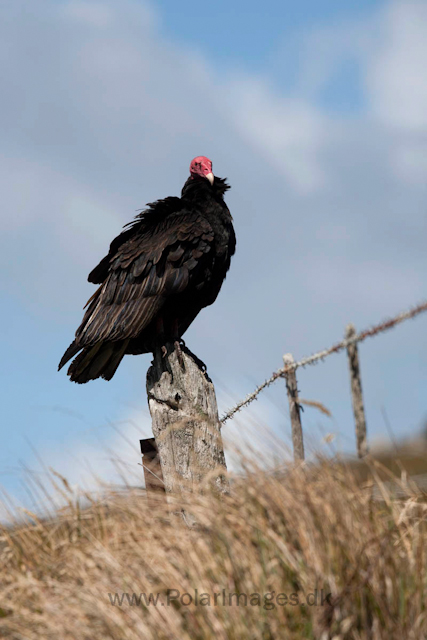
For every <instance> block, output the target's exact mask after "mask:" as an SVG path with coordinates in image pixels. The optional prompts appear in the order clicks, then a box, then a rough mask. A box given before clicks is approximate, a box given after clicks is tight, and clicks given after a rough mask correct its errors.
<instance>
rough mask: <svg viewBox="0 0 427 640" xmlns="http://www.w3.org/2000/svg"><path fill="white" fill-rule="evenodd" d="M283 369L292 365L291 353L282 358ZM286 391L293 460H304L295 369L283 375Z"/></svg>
mask: <svg viewBox="0 0 427 640" xmlns="http://www.w3.org/2000/svg"><path fill="white" fill-rule="evenodd" d="M283 362H284V364H285V367H286V366H287V365H290V364H293V363H294V358H293V356H292V354H291V353H285V355H284V356H283ZM285 379H286V389H287V392H288V401H289V413H290V415H291V428H292V445H293V448H294V460H295V461H297V460H304V439H303V435H302V425H301V409H300V405H299V402H298V385H297V377H296V374H295V369H292V370H291V371H289V372H288V373H287V374H285Z"/></svg>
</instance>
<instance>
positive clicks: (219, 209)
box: [59, 159, 236, 383]
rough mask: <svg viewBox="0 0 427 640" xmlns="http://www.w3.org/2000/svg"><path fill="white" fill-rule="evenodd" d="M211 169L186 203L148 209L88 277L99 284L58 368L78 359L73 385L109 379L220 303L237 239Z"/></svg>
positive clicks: (184, 196)
mask: <svg viewBox="0 0 427 640" xmlns="http://www.w3.org/2000/svg"><path fill="white" fill-rule="evenodd" d="M195 160H197V159H195ZM204 160H207V159H204ZM194 162H195V161H193V163H194ZM207 162H209V163H210V161H207ZM210 167H211V163H210ZM207 171H208V170H207V169H205V171H204V174H205V175H203V173H202V172H200V175H198V174H195V173H192V175H191V176H190V177H189V178H188V180H187V181H186V183H185V185H184V187H183V189H182V193H181V198H177V197H169V198H165V199H164V200H158V201H157V202H154V203H151V204H149V205H147V209H146V210H145V211H144V212H142V213H141V214H139V215H138V216H136V218H135V219H134V220H133V221H132V222H131V223H129V224H128V225H126V226H125V227H124V231H123V232H122V233H121V234H120V235H119V236H117V238H115V239H114V240H113V242H112V243H111V245H110V250H109V252H108V255H107V256H105V258H103V259H102V260H101V262H100V263H99V264H98V266H97V267H95V269H93V271H91V273H90V274H89V276H88V280H89V282H92V283H94V284H98V285H100V286H99V287H98V289H97V291H96V292H95V293H94V294H93V296H92V297H91V298H90V300H89V301H88V303H87V305H86V307H87V309H86V312H85V315H84V317H83V321H82V323H81V325H80V326H79V328H78V329H77V331H76V337H75V340H74V341H73V342H72V344H71V345H70V346H69V347H68V349H67V350H66V352H65V354H64V356H63V357H62V359H61V362H60V363H59V368H61V367H63V365H64V364H65V363H66V362H68V360H70V359H71V358H72V357H73V356H76V355H77V354H78V355H77V357H75V358H74V360H73V362H72V363H71V365H70V367H69V369H68V375H69V376H70V378H71V380H73V381H74V382H79V383H84V382H88V381H89V380H93V379H95V378H98V377H102V378H104V379H106V380H110V379H111V378H112V377H113V375H114V373H115V371H116V369H117V367H118V366H119V364H120V362H121V360H122V358H123V356H124V355H125V354H141V353H149V352H153V351H154V350H155V349H156V348H157V347H159V346H163V345H165V344H166V343H168V342H174V341H176V340H179V339H180V338H181V336H182V335H183V334H184V333H185V331H186V330H187V329H188V327H189V326H190V324H191V323H192V322H193V320H194V318H195V317H196V316H197V314H198V313H199V311H200V310H201V309H203V308H204V307H207V306H208V305H210V304H212V303H213V302H214V301H215V299H216V297H217V295H218V293H219V290H220V289H221V285H222V283H223V281H224V278H225V276H226V273H227V271H228V269H229V266H230V259H231V256H232V255H233V254H234V251H235V244H236V239H235V234H234V229H233V225H232V218H231V215H230V212H229V210H228V207H227V205H226V204H225V202H224V199H223V195H224V193H225V191H226V190H227V189H228V188H229V187H228V185H227V183H226V181H225V180H223V179H221V178H217V177H215V178H214V177H213V175H212V173H209V175H208V177H209V176H211V180H209V179H207V177H206V173H207ZM210 171H211V169H210ZM211 182H212V184H211ZM79 352H80V353H79Z"/></svg>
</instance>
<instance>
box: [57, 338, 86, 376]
mask: <svg viewBox="0 0 427 640" xmlns="http://www.w3.org/2000/svg"><path fill="white" fill-rule="evenodd" d="M80 349H81V347H79V346H78V345H77V344H76V341H75V340H73V342H72V343H71V344H70V346H69V347H68V349H67V350H66V352H65V353H64V355H63V356H62V358H61V362H60V363H59V365H58V371H59V370H60V369H62V367H63V366H64V364H65V363H66V362H68V360H71V358H72V357H73V356H75V355H76V353H77V352H78V351H80Z"/></svg>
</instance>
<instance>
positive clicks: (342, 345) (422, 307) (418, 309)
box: [221, 302, 427, 424]
mask: <svg viewBox="0 0 427 640" xmlns="http://www.w3.org/2000/svg"><path fill="white" fill-rule="evenodd" d="M424 311H427V302H422V303H420V304H418V305H416V306H415V307H412V308H411V309H408V311H404V312H403V313H399V314H398V315H396V316H394V317H393V318H390V319H388V320H384V321H383V322H380V323H379V324H376V325H374V326H373V327H370V328H369V329H365V331H361V332H360V333H357V334H356V335H355V336H353V337H352V338H346V339H344V340H341V342H337V343H336V344H334V345H332V347H329V349H324V350H323V351H318V352H317V353H314V354H313V355H312V356H307V357H306V358H302V360H298V361H297V362H294V363H292V364H290V365H287V366H286V367H282V368H281V369H277V371H275V372H274V373H273V374H272V375H271V376H270V378H268V380H265V382H263V383H262V384H260V385H259V387H257V388H256V389H255V390H254V391H253V392H252V393H250V394H249V395H247V396H246V398H244V399H243V400H241V401H240V402H238V403H237V404H236V405H235V406H234V407H233V408H232V409H229V410H228V411H227V412H226V413H225V414H224V415H223V416H222V417H221V422H222V424H224V423H225V422H226V421H227V420H229V419H230V418H232V417H233V416H234V414H235V413H237V412H238V411H240V410H241V409H243V407H246V406H247V405H248V404H250V403H251V402H253V401H254V400H256V398H257V396H258V395H259V394H260V393H261V391H263V390H264V389H266V388H267V387H269V386H270V385H271V384H273V382H275V381H276V380H277V379H278V378H283V377H284V376H285V375H286V374H287V373H288V371H292V370H293V371H295V370H296V369H298V368H299V367H306V366H307V365H310V364H316V363H317V362H319V360H324V358H326V357H328V356H330V355H332V354H333V353H338V352H339V351H342V350H343V349H346V348H347V347H348V346H349V345H350V344H355V343H357V342H363V340H366V338H373V337H374V336H376V335H378V334H379V333H382V332H383V331H388V330H389V329H393V327H395V326H396V325H398V324H400V323H401V322H404V321H405V320H409V319H411V318H415V316H418V315H419V314H420V313H423V312H424Z"/></svg>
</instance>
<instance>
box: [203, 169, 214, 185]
mask: <svg viewBox="0 0 427 640" xmlns="http://www.w3.org/2000/svg"><path fill="white" fill-rule="evenodd" d="M205 178H207V179H208V180H209V182H210V183H211V184H213V183H214V174H213V173H212V172H211V173H207V174H206V175H205Z"/></svg>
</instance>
